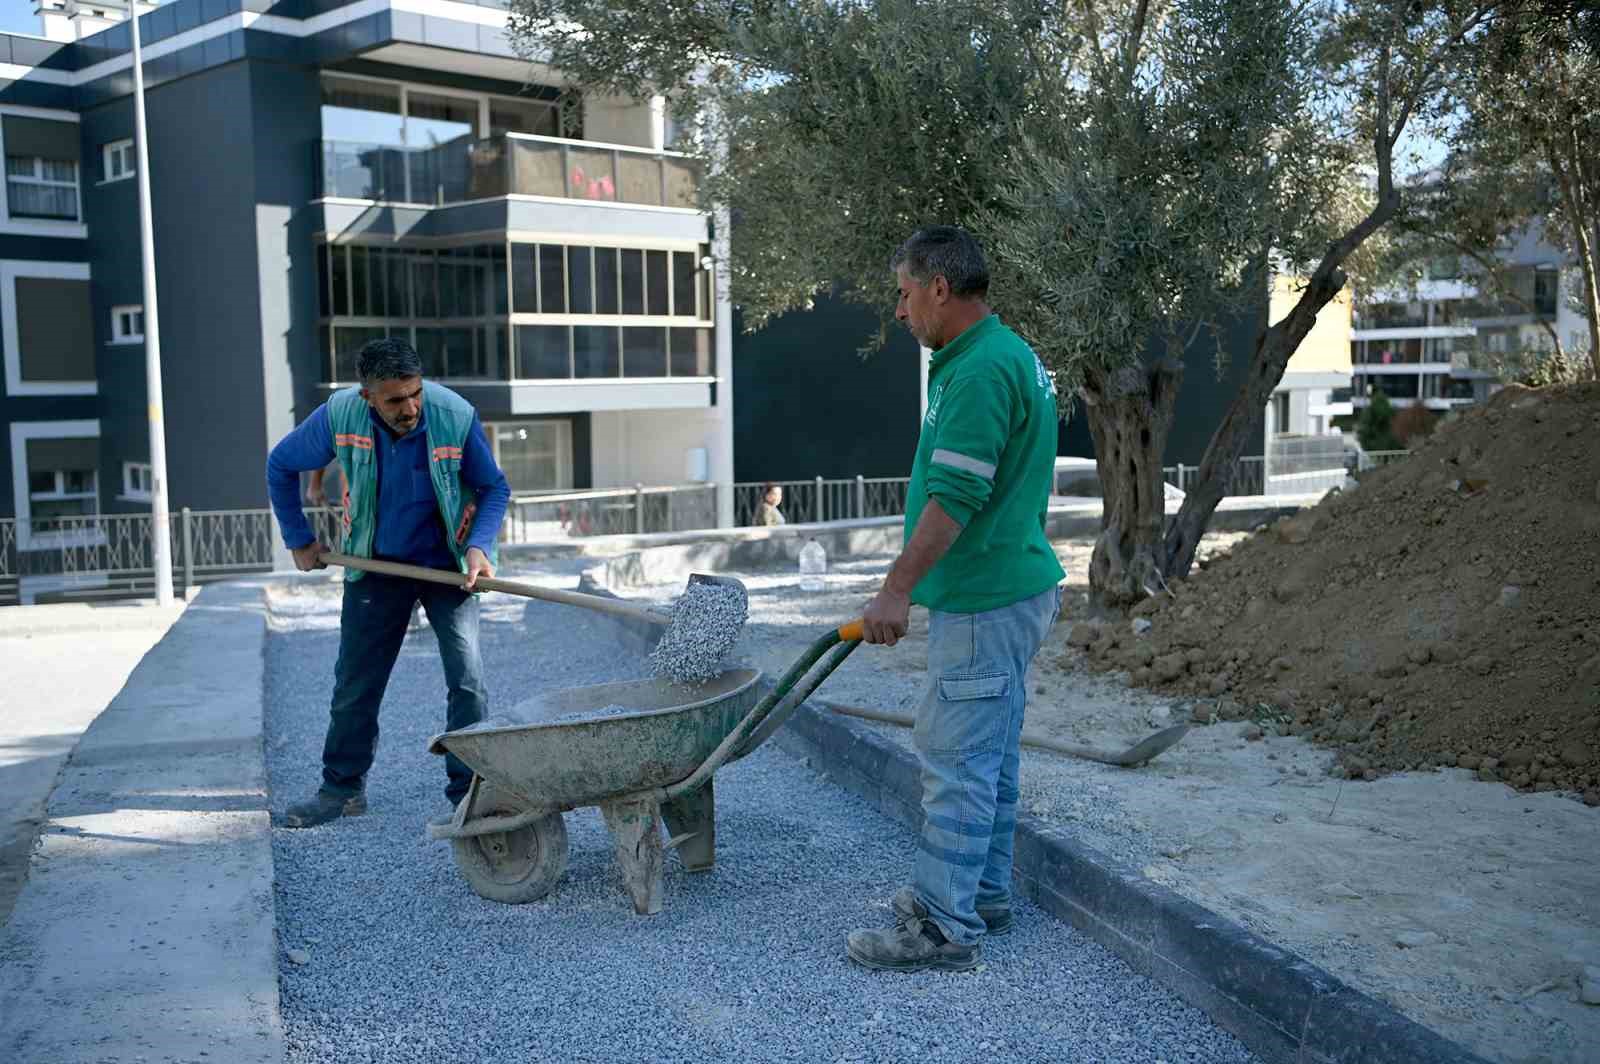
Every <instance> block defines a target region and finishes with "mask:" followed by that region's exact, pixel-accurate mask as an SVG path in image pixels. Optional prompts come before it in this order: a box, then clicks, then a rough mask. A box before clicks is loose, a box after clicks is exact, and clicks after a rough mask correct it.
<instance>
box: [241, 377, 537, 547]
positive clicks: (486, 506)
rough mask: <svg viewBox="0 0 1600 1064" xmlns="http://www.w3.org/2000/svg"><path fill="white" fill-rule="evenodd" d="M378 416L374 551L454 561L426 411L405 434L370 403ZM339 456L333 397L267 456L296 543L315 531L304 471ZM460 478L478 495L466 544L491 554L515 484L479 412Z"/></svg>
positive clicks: (288, 540)
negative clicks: (306, 504) (436, 487)
mask: <svg viewBox="0 0 1600 1064" xmlns="http://www.w3.org/2000/svg"><path fill="white" fill-rule="evenodd" d="M367 415H368V417H369V418H370V419H371V421H372V428H373V431H372V444H373V447H372V453H373V457H374V458H375V459H376V460H377V467H378V506H377V519H378V527H377V529H376V531H375V532H374V535H373V541H372V553H373V555H374V556H375V557H378V558H384V559H387V560H389V561H396V562H409V563H410V564H412V565H425V566H428V567H429V568H432V569H454V568H455V567H456V562H455V557H454V556H453V555H452V554H451V553H450V545H449V541H448V540H447V539H446V535H447V533H446V531H445V527H444V519H443V518H442V517H440V516H439V503H438V500H437V498H436V497H435V496H434V492H433V478H432V476H431V474H430V473H429V472H428V459H429V450H428V433H427V420H426V419H427V414H426V413H425V412H424V413H423V414H422V415H421V416H420V417H419V419H418V421H417V427H416V428H414V429H412V430H411V431H410V432H408V433H406V434H405V435H404V436H396V435H395V434H394V433H393V432H391V431H389V427H388V426H387V425H385V424H384V423H383V421H382V419H381V418H379V417H378V415H377V414H376V413H375V412H374V411H372V410H368V412H367ZM333 459H334V450H333V430H332V428H331V427H330V426H329V425H328V405H327V404H326V403H324V404H323V405H321V406H319V407H317V408H316V409H315V410H313V411H312V412H311V416H310V417H308V418H306V419H305V421H303V422H301V423H300V426H299V427H298V428H296V429H295V430H294V431H293V432H291V433H289V435H287V436H285V437H284V438H283V439H281V440H279V441H278V445H277V446H276V447H274V448H273V449H272V453H271V454H270V455H268V456H267V495H268V496H269V497H270V498H271V499H272V509H273V511H274V512H275V513H276V514H277V515H278V527H279V528H281V529H282V530H283V542H284V545H285V546H287V547H288V548H289V549H290V550H298V549H299V548H301V547H306V546H310V545H311V544H312V543H313V542H314V541H315V540H316V535H315V533H313V532H312V531H311V525H310V523H309V522H308V521H307V520H306V515H305V511H303V510H301V508H300V474H301V473H306V472H310V471H312V470H316V469H322V468H324V467H325V466H327V464H328V463H329V462H331V461H333ZM461 483H462V485H463V486H464V487H465V488H466V489H467V490H468V491H471V492H474V493H476V494H477V496H478V512H477V514H476V515H475V516H474V518H473V521H472V530H471V531H470V532H469V533H468V534H467V546H468V547H477V548H478V549H479V550H482V551H483V552H484V553H485V554H487V553H488V552H489V548H490V547H491V546H492V545H493V544H494V541H495V537H496V536H498V535H499V534H500V522H501V520H502V519H503V518H504V517H505V513H506V504H507V503H508V502H509V501H510V499H511V487H510V485H509V484H507V483H506V477H505V474H504V473H502V472H500V467H499V466H497V465H495V463H494V455H493V454H492V453H491V452H490V450H489V438H488V437H487V436H486V435H484V431H483V425H482V423H480V422H479V420H478V418H477V416H476V415H474V416H473V419H472V429H471V430H470V431H469V432H468V433H467V441H466V444H465V445H464V446H463V447H462V448H461Z"/></svg>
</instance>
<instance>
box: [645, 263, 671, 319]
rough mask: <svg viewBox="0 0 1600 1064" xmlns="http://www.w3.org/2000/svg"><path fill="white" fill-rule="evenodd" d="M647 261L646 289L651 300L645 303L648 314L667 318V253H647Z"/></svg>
mask: <svg viewBox="0 0 1600 1064" xmlns="http://www.w3.org/2000/svg"><path fill="white" fill-rule="evenodd" d="M644 260H645V270H644V276H645V289H646V292H647V294H648V296H649V298H648V299H647V300H646V301H645V306H646V310H645V313H647V314H654V315H658V316H661V317H665V316H666V314H667V291H668V289H667V280H668V279H667V253H666V252H665V251H646V252H645V253H644Z"/></svg>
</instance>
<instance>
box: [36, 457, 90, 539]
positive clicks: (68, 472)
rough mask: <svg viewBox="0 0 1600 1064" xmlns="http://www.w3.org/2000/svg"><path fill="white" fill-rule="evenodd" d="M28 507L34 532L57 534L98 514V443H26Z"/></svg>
mask: <svg viewBox="0 0 1600 1064" xmlns="http://www.w3.org/2000/svg"><path fill="white" fill-rule="evenodd" d="M24 452H25V461H26V462H27V468H28V507H27V510H28V512H27V514H26V516H28V517H30V518H32V530H33V531H34V532H35V533H39V532H51V531H61V530H62V529H64V528H66V527H70V526H72V525H74V524H76V522H74V521H73V520H72V519H74V518H81V517H93V516H94V515H95V514H97V513H99V512H100V492H99V482H98V476H97V474H96V472H95V469H96V467H97V466H98V465H99V463H100V440H99V439H98V438H97V437H93V436H79V437H59V438H43V439H41V438H34V439H29V440H27V441H26V444H25V447H24Z"/></svg>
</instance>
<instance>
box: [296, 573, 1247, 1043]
mask: <svg viewBox="0 0 1600 1064" xmlns="http://www.w3.org/2000/svg"><path fill="white" fill-rule="evenodd" d="M554 582H557V583H561V582H562V581H561V580H560V579H559V578H557V579H556V580H555V581H554ZM565 584H566V586H571V581H565ZM490 601H491V602H495V603H497V604H496V605H495V607H494V608H493V609H486V610H485V618H484V622H485V623H484V625H483V641H484V656H485V661H486V665H487V667H488V670H489V676H490V684H491V697H492V698H499V699H509V700H511V701H516V700H520V699H521V698H523V697H526V696H528V695H531V694H535V693H537V692H539V691H541V690H548V689H551V688H557V687H565V686H571V685H574V684H580V683H593V682H601V681H610V680H622V679H633V678H641V677H642V676H643V674H644V669H643V663H641V662H632V661H628V660H626V659H625V658H623V657H622V656H621V655H620V654H619V653H618V647H617V645H616V644H615V642H614V641H613V640H611V639H609V638H607V636H606V632H607V631H608V629H607V627H606V623H605V622H604V621H598V620H596V621H589V620H587V619H586V618H585V617H584V616H582V615H580V614H578V613H577V612H576V611H572V610H562V609H561V608H559V607H552V606H546V605H543V604H537V603H535V604H529V605H527V606H526V608H525V609H524V607H523V606H522V604H520V603H514V602H513V603H509V604H508V603H507V602H506V600H503V599H491V600H490ZM336 610H337V599H336V598H334V597H332V596H331V595H328V594H326V593H322V594H319V595H312V594H305V595H299V596H296V598H295V601H294V602H293V603H292V604H288V608H285V609H283V610H282V611H280V613H279V615H278V617H279V620H278V624H277V628H276V630H275V632H274V634H273V635H272V637H271V639H270V641H269V643H268V649H267V707H268V709H267V744H268V769H269V773H270V778H271V784H272V801H273V807H274V811H275V812H278V811H281V810H282V808H283V807H284V806H285V805H287V804H288V803H289V802H292V801H294V800H296V799H298V798H300V797H303V796H304V795H305V794H306V793H308V792H309V791H310V790H311V789H312V788H313V787H315V785H316V781H317V769H318V765H319V753H320V749H321V742H322V735H323V729H324V727H325V722H326V719H327V703H328V697H329V693H330V691H329V687H330V683H331V676H332V670H333V661H334V657H335V654H336V651H337V633H336V631H335V630H334V629H335V625H334V623H332V622H333V620H334V618H336V612H334V611H336ZM443 704H444V681H443V676H442V674H441V671H440V668H439V663H438V656H437V654H436V652H435V650H434V641H433V638H432V633H431V632H428V631H426V630H423V631H421V632H418V633H414V634H413V635H412V636H411V637H409V638H408V639H407V641H406V645H405V648H404V650H403V652H402V656H401V659H400V662H399V663H398V665H397V666H396V669H395V673H394V676H393V678H392V680H391V681H390V685H389V697H388V699H387V700H386V702H385V706H384V716H383V727H384V733H383V738H382V741H381V743H380V746H379V750H378V758H377V764H376V765H375V767H374V770H373V773H372V776H371V779H370V780H369V784H368V796H369V799H370V802H371V807H372V811H371V812H370V813H369V814H367V815H366V816H364V817H361V818H357V819H351V820H344V821H338V822H335V823H334V824H332V825H328V826H326V827H322V828H316V829H312V830H306V831H289V830H285V829H276V830H275V831H274V841H273V851H274V857H275V860H276V863H277V911H278V933H279V936H280V940H281V943H282V945H283V947H284V959H283V962H282V964H283V967H282V978H281V989H282V1007H283V1015H284V1023H285V1029H286V1032H287V1036H288V1045H289V1060H290V1061H291V1062H293V1064H310V1062H317V1064H332V1062H345V1061H351V1062H356V1061H360V1062H376V1061H382V1062H388V1061H396V1062H399V1061H428V1062H433V1061H442V1060H474V1061H485V1062H496V1061H518V1062H526V1061H546V1060H551V1061H553V1060H560V1061H574V1062H580V1061H596V1062H599V1061H606V1062H613V1061H643V1060H649V1061H740V1062H755V1061H806V1062H812V1061H820V1062H831V1061H843V1060H872V1061H918V1062H922V1061H967V1060H972V1059H974V1058H975V1057H978V1056H980V1055H981V1056H982V1057H983V1058H986V1059H990V1060H994V1061H1064V1060H1094V1061H1105V1062H1142V1064H1154V1062H1164V1064H1213V1062H1215V1064H1225V1062H1226V1064H1231V1062H1245V1061H1250V1060H1253V1059H1254V1058H1252V1057H1251V1055H1250V1054H1249V1053H1248V1052H1247V1051H1246V1050H1245V1049H1244V1047H1243V1046H1241V1045H1240V1044H1239V1043H1238V1042H1237V1041H1236V1040H1235V1039H1234V1038H1232V1036H1230V1035H1228V1034H1226V1033H1224V1032H1222V1031H1220V1030H1218V1029H1217V1028H1216V1027H1214V1026H1213V1025H1212V1024H1211V1022H1210V1020H1209V1019H1208V1018H1207V1017H1206V1016H1205V1015H1204V1014H1203V1013H1201V1012H1199V1011H1198V1010H1195V1009H1192V1008H1190V1007H1188V1006H1186V1005H1184V1004H1183V1003H1182V1002H1181V1001H1180V1000H1179V999H1178V998H1177V997H1176V996H1175V995H1174V994H1172V993H1170V992H1169V991H1167V990H1165V989H1164V988H1162V987H1161V986H1159V985H1158V984H1155V983H1153V982H1151V981H1149V980H1147V979H1145V978H1143V977H1141V976H1139V975H1137V974H1135V973H1134V972H1132V971H1131V970H1130V969H1129V968H1128V967H1127V966H1126V965H1124V964H1123V963H1122V962H1121V961H1120V960H1118V959H1117V958H1116V957H1115V956H1113V955H1112V954H1110V953H1108V952H1107V951H1105V950H1103V949H1101V948H1100V947H1099V946H1096V945H1094V944H1093V943H1091V942H1089V941H1088V940H1086V939H1085V938H1083V937H1082V936H1080V935H1079V934H1077V933H1076V932H1075V931H1073V930H1072V929H1071V928H1069V927H1067V926H1066V925H1064V924H1061V923H1058V922H1056V921H1054V920H1052V919H1050V918H1049V917H1047V916H1045V915H1044V914H1042V913H1040V912H1039V911H1038V910H1037V909H1034V908H1032V907H1031V906H1027V905H1022V906H1019V910H1018V917H1019V919H1018V923H1017V929H1016V930H1015V931H1014V932H1013V933H1012V934H1011V935H1009V936H1007V937H1005V938H1002V939H997V940H995V941H993V942H990V943H988V944H987V945H986V947H985V964H984V965H983V966H982V967H981V968H980V969H978V970H977V971H976V972H975V973H969V974H965V975H950V974H935V973H924V974H918V975H912V976H894V975H885V974H875V973H871V972H867V971H865V970H863V969H860V968H857V967H855V966H854V965H852V964H850V963H849V962H848V961H847V960H846V959H845V956H844V935H845V933H846V932H847V931H848V930H850V929H851V928H853V927H858V926H867V925H880V924H885V923H887V922H888V921H889V919H890V917H889V912H888V900H889V897H890V895H891V894H892V893H893V892H894V891H895V890H896V889H897V888H898V887H899V886H900V884H901V883H902V882H903V880H904V877H905V874H906V872H907V870H908V869H909V867H910V864H911V860H912V856H913V849H914V845H915V840H914V838H913V836H912V835H911V834H910V833H909V832H908V831H906V830H905V829H904V828H903V827H901V826H900V825H898V824H896V823H893V822H891V821H889V820H888V819H886V818H885V817H883V816H881V815H880V814H878V813H876V812H874V811H871V810H867V809H864V808H862V807H861V805H860V804H859V803H858V801H857V800H856V799H855V798H854V797H853V796H852V795H850V794H848V793H846V792H844V791H842V790H840V789H839V788H836V787H834V786H832V785H831V784H829V783H827V782H826V781H824V780H823V779H822V778H821V777H820V776H818V775H817V774H816V773H814V772H812V771H811V770H810V769H809V768H807V767H806V766H805V765H802V764H801V763H799V762H797V761H795V760H793V759H791V758H789V757H787V756H786V755H784V754H782V753H781V752H778V751H776V750H775V749H774V748H771V747H767V748H763V749H762V750H760V751H758V752H757V753H756V754H754V755H752V756H751V757H750V758H747V759H746V760H745V761H743V762H740V763H738V764H736V765H734V766H732V767H730V768H729V769H726V770H724V771H723V772H722V773H719V774H718V781H717V782H718V790H719V802H718V804H719V806H720V809H719V823H718V826H717V830H718V840H717V841H718V867H717V870H716V871H715V872H713V873H711V874H709V875H700V876H689V875H687V874H686V873H684V872H683V871H682V869H681V868H679V867H678V866H677V865H676V864H670V865H669V867H668V871H667V877H666V883H665V889H664V894H665V900H666V904H665V909H664V911H663V913H662V914H661V915H660V916H657V917H653V918H641V917H636V916H634V915H633V913H632V910H631V907H630V906H629V905H628V904H627V902H626V900H625V898H624V895H623V893H622V891H621V889H620V885H619V883H618V881H617V877H616V874H615V871H614V867H613V865H612V861H611V855H610V842H609V839H608V837H607V836H606V833H605V830H604V827H603V826H602V825H601V823H600V820H599V817H598V815H597V813H596V812H595V811H594V810H581V811H579V812H576V813H573V814H569V815H568V817H567V824H568V830H569V832H570V836H571V844H572V857H571V863H570V865H569V867H568V870H567V873H566V877H565V878H564V879H563V880H562V882H561V884H560V885H559V886H558V887H557V888H556V890H555V891H554V892H553V893H552V894H551V895H550V896H549V897H548V898H546V899H545V900H544V901H542V902H538V903H535V904H532V905H524V906H508V905H500V904H496V903H494V902H489V901H484V900H482V899H480V898H479V897H477V896H476V895H475V894H473V893H472V892H471V891H470V889H469V888H468V887H467V885H466V882H465V880H464V879H463V878H462V877H461V876H460V875H459V874H458V873H457V871H456V869H455V865H454V862H453V861H452V859H451V857H450V850H449V847H448V846H446V845H444V844H442V843H434V842H429V841H426V840H425V839H424V838H423V821H424V820H425V818H426V817H427V816H428V815H429V814H431V813H434V812H438V811H442V810H443V809H444V807H445V806H444V800H443V798H442V788H443V783H444V766H443V762H442V760H441V759H440V758H437V757H435V756H433V755H430V754H428V753H426V751H425V744H426V741H427V739H428V737H429V736H430V735H431V734H433V733H434V732H435V731H437V730H439V729H440V728H441V727H442V720H443ZM296 962H302V963H296Z"/></svg>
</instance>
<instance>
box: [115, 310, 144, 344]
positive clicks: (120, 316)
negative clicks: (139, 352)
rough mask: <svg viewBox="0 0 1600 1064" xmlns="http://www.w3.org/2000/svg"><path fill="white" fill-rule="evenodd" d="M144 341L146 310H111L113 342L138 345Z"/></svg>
mask: <svg viewBox="0 0 1600 1064" xmlns="http://www.w3.org/2000/svg"><path fill="white" fill-rule="evenodd" d="M143 341H144V308H143V307H141V306H126V307H112V308H111V342H112V343H114V344H137V343H142V342H143Z"/></svg>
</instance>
